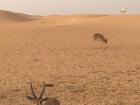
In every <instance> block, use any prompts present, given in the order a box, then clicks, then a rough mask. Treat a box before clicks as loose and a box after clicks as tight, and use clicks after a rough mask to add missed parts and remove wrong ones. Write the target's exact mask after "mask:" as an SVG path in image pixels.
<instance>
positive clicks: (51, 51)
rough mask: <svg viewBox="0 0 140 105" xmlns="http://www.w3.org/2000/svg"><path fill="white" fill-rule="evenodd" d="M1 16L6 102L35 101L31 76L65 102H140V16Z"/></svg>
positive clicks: (2, 99) (1, 102) (0, 67)
mask: <svg viewBox="0 0 140 105" xmlns="http://www.w3.org/2000/svg"><path fill="white" fill-rule="evenodd" d="M17 15H18V16H17ZM0 16H2V17H3V18H2V17H0V23H1V25H0V87H1V88H0V105H11V104H12V105H33V104H34V103H32V102H30V101H28V100H27V99H26V96H27V95H30V87H29V83H30V82H31V81H34V84H35V86H36V88H35V89H37V88H39V87H41V86H42V85H40V83H41V82H42V81H45V82H46V83H52V84H54V87H51V88H47V89H46V95H48V96H54V97H58V99H59V100H60V102H61V105H139V103H140V85H139V84H140V40H139V39H140V16H138V15H127V16H99V15H86V14H85V15H71V16H46V17H39V19H37V20H35V21H28V19H29V18H30V16H29V17H28V16H25V17H24V16H23V15H22V16H21V15H20V16H19V14H15V13H14V14H13V13H11V12H10V13H9V12H1V13H0ZM26 20H27V21H28V22H27V21H26ZM29 20H30V19H29ZM9 21H15V24H5V23H9ZM19 21H22V22H19ZM2 22H3V23H2ZM95 32H100V33H102V34H104V35H105V36H107V37H108V39H109V43H108V44H107V45H104V44H103V43H99V42H95V43H93V39H92V38H93V34H94V33H95ZM38 90H39V89H38ZM38 90H36V91H38Z"/></svg>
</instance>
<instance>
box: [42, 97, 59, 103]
mask: <svg viewBox="0 0 140 105" xmlns="http://www.w3.org/2000/svg"><path fill="white" fill-rule="evenodd" d="M42 105H60V102H59V101H58V100H57V99H56V98H52V97H51V98H48V99H47V100H46V101H45V102H44V103H43V104H42Z"/></svg>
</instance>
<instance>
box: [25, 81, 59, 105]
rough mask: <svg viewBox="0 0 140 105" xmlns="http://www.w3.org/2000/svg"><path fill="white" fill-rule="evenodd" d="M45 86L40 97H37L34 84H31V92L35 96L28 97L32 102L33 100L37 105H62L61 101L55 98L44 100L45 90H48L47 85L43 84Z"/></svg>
mask: <svg viewBox="0 0 140 105" xmlns="http://www.w3.org/2000/svg"><path fill="white" fill-rule="evenodd" d="M43 84H44V86H43V90H42V92H41V94H40V96H39V97H37V96H36V94H35V92H34V89H33V86H32V83H31V92H32V95H33V96H28V97H27V98H28V99H30V100H33V101H34V103H35V104H36V105H60V102H59V100H58V99H56V98H54V97H44V98H43V94H44V92H45V88H46V84H45V83H44V82H43Z"/></svg>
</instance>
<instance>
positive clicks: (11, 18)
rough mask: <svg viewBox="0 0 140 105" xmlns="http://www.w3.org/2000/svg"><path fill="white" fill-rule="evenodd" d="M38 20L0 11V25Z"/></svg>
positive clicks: (24, 15) (33, 17)
mask: <svg viewBox="0 0 140 105" xmlns="http://www.w3.org/2000/svg"><path fill="white" fill-rule="evenodd" d="M36 18H37V17H35V16H29V15H26V14H21V13H14V12H9V11H3V10H0V23H9V22H23V21H31V20H34V19H36Z"/></svg>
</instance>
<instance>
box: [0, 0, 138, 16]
mask: <svg viewBox="0 0 140 105" xmlns="http://www.w3.org/2000/svg"><path fill="white" fill-rule="evenodd" d="M126 7H127V8H128V13H129V14H140V0H0V10H8V11H14V12H21V13H27V14H34V15H50V14H77V13H81V14H82V13H99V14H102V13H103V14H118V13H119V10H120V9H121V8H126Z"/></svg>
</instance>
